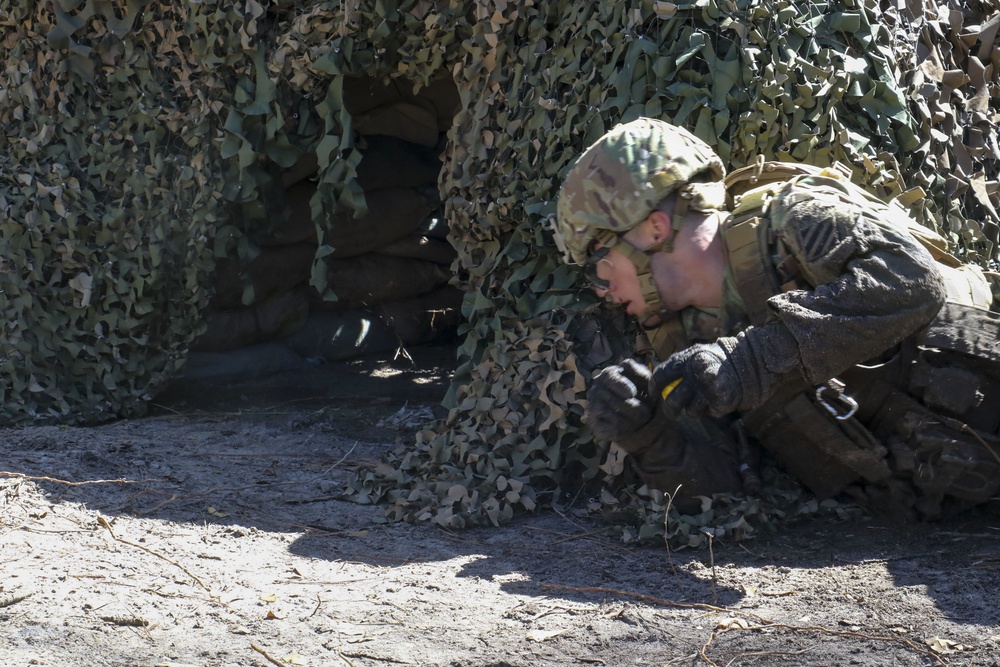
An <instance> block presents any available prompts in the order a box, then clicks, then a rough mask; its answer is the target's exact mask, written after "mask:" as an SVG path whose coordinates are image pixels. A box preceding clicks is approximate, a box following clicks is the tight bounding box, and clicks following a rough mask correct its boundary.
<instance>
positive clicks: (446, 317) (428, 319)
mask: <svg viewBox="0 0 1000 667" xmlns="http://www.w3.org/2000/svg"><path fill="white" fill-rule="evenodd" d="M462 295H463V293H462V290H460V289H458V288H457V287H453V286H451V285H442V286H441V287H438V288H437V289H434V290H432V291H430V292H428V293H426V294H421V295H419V296H416V297H413V298H412V299H406V300H404V301H393V302H390V303H386V304H383V305H382V306H381V307H380V308H379V314H380V316H381V318H382V319H383V321H385V323H386V324H387V325H388V326H389V327H390V328H391V329H392V331H393V332H394V333H395V334H396V336H397V337H398V338H399V340H400V341H401V342H403V343H404V344H406V345H419V344H421V343H429V342H431V341H433V340H436V339H438V338H441V337H442V336H443V335H446V334H450V333H454V331H455V329H456V327H458V324H459V322H460V321H461V319H462Z"/></svg>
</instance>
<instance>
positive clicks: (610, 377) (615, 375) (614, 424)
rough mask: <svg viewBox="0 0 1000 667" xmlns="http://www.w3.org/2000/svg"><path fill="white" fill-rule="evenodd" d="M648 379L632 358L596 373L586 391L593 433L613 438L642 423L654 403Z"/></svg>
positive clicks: (650, 416) (653, 407)
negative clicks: (588, 389)
mask: <svg viewBox="0 0 1000 667" xmlns="http://www.w3.org/2000/svg"><path fill="white" fill-rule="evenodd" d="M650 379H651V376H650V372H649V369H648V368H646V367H645V366H643V365H642V364H640V363H639V362H637V361H635V360H633V359H628V360H626V361H625V362H624V363H622V365H620V366H608V367H607V368H605V369H603V370H602V371H601V372H600V373H598V374H597V375H596V376H595V377H594V382H593V384H592V385H591V386H590V391H589V392H588V394H587V398H588V400H589V403H590V406H589V408H588V410H587V416H588V420H589V422H590V427H591V429H593V431H594V434H595V435H597V436H598V437H599V438H603V439H606V440H617V439H618V438H621V437H623V436H627V435H629V434H630V433H633V432H635V431H636V430H637V429H639V428H641V427H642V426H645V425H646V424H647V423H648V422H649V420H650V419H652V417H653V410H654V409H655V406H656V401H655V400H653V399H651V397H650V395H649V385H650Z"/></svg>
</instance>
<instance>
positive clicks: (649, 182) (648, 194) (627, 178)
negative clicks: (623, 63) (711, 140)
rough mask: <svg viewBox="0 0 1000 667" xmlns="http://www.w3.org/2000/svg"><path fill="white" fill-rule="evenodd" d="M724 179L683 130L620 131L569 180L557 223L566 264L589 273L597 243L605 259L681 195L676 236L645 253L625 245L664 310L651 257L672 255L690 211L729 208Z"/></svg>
mask: <svg viewBox="0 0 1000 667" xmlns="http://www.w3.org/2000/svg"><path fill="white" fill-rule="evenodd" d="M724 176H725V169H724V168H723V166H722V160H720V159H719V156H718V155H716V153H715V151H713V150H712V149H711V148H710V147H709V146H708V144H706V143H705V142H704V141H702V140H701V139H699V138H698V137H696V136H694V135H693V134H691V133H690V132H689V131H687V130H685V129H684V128H682V127H678V126H676V125H671V124H670V123H666V122H664V121H661V120H657V119H654V118H638V119H636V120H634V121H631V122H629V123H623V124H620V125H617V126H616V127H614V128H613V129H612V130H610V131H609V132H607V133H606V134H605V135H604V136H602V137H601V138H600V139H598V140H597V141H596V142H595V143H594V144H593V145H591V146H590V147H589V148H588V149H587V150H586V151H584V153H583V154H582V155H581V156H580V157H579V158H578V159H577V161H576V162H575V163H574V164H573V166H572V167H571V168H570V171H569V173H568V174H567V175H566V178H565V180H564V181H563V185H562V187H561V188H560V190H559V200H558V204H557V206H556V220H555V224H554V225H553V235H554V237H555V241H556V245H557V247H558V248H559V250H560V251H562V253H563V254H564V257H565V260H566V262H567V263H570V264H582V265H584V266H585V267H586V266H587V265H588V258H590V253H591V249H592V247H593V245H594V242H595V241H597V242H599V243H600V244H601V246H603V248H604V249H605V250H604V252H605V253H606V252H607V250H606V249H607V248H610V247H611V246H614V245H616V244H617V243H618V241H619V235H621V234H624V233H625V232H627V231H629V230H630V229H632V228H633V227H636V226H637V225H639V224H640V223H641V222H642V221H644V220H645V219H646V218H647V217H649V214H650V213H652V212H653V211H654V210H655V209H656V208H658V207H659V206H660V205H661V204H662V203H663V202H664V200H666V199H667V198H668V197H670V196H671V195H676V196H675V197H674V200H673V201H674V202H675V204H674V208H673V210H672V211H671V227H672V230H673V231H672V234H671V235H670V238H668V239H666V241H664V243H663V244H662V245H660V246H658V247H656V248H652V249H648V250H645V251H638V250H635V249H633V248H632V247H631V246H630V245H629V244H627V243H622V244H620V246H619V249H620V250H622V251H623V252H625V253H626V254H627V255H628V256H629V258H630V259H631V260H632V262H633V263H634V264H635V265H636V270H637V272H638V273H639V277H640V282H641V283H642V286H643V293H644V296H645V297H646V302H647V304H649V305H650V307H651V308H652V309H656V310H659V309H660V308H661V305H660V298H659V294H658V293H657V292H656V289H655V286H654V285H653V284H652V278H651V276H650V275H649V259H650V258H651V257H652V255H654V254H655V253H657V252H660V251H666V252H670V250H671V249H672V244H673V236H674V234H676V232H677V230H678V229H679V228H680V227H681V226H682V225H683V220H684V215H685V214H686V213H687V212H688V211H689V210H696V211H702V212H707V211H710V210H712V209H719V208H723V207H724V206H725V201H726V194H725V186H724V185H723V184H722V179H723V178H724ZM591 259H592V258H591ZM591 279H592V280H593V279H594V276H591ZM598 286H600V285H598Z"/></svg>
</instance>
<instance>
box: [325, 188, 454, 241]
mask: <svg viewBox="0 0 1000 667" xmlns="http://www.w3.org/2000/svg"><path fill="white" fill-rule="evenodd" d="M365 199H366V201H367V202H368V213H367V215H364V216H362V217H360V218H355V217H354V212H353V211H348V210H346V209H341V210H338V211H337V212H336V213H335V214H334V215H333V216H332V217H331V219H330V220H329V221H328V222H326V223H324V225H323V226H324V242H325V244H326V245H329V246H332V247H333V253H332V254H331V256H332V257H355V256H357V255H362V254H364V253H368V252H371V251H372V250H375V249H376V248H379V247H381V246H384V245H386V244H388V243H392V242H393V241H396V240H398V239H401V238H403V237H405V236H407V235H409V234H411V233H412V232H413V231H414V230H416V229H417V228H418V227H420V225H421V224H423V222H424V221H425V220H426V219H427V216H428V215H429V214H430V213H431V212H432V211H433V210H434V209H435V208H436V207H437V202H436V201H432V200H431V199H429V198H428V197H425V196H424V195H423V194H422V193H420V192H418V191H417V190H415V189H413V188H387V189H385V190H376V191H374V192H368V193H366V194H365Z"/></svg>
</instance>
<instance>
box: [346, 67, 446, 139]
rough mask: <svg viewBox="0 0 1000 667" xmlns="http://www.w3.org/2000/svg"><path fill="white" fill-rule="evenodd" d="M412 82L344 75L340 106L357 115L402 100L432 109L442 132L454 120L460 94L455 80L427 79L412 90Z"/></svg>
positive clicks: (444, 78)
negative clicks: (423, 84)
mask: <svg viewBox="0 0 1000 667" xmlns="http://www.w3.org/2000/svg"><path fill="white" fill-rule="evenodd" d="M413 89H414V85H413V82H411V81H407V80H405V79H399V78H396V79H391V80H389V81H387V82H385V83H383V82H382V81H381V80H379V79H374V78H370V77H364V78H361V77H345V78H344V106H345V107H346V108H347V111H348V112H349V113H350V114H351V115H352V116H354V117H355V118H357V117H358V116H361V115H363V114H365V113H366V112H369V111H371V110H373V109H376V108H378V107H383V106H386V105H390V104H392V103H393V102H398V101H406V102H410V103H412V104H416V105H419V106H421V107H423V108H425V109H427V110H428V111H431V112H433V114H434V117H435V119H436V122H437V127H438V130H439V131H441V132H446V131H447V130H448V129H449V128H450V127H451V126H452V123H453V122H454V118H455V114H456V113H457V112H458V109H459V105H460V104H461V98H460V97H459V94H458V88H457V87H456V86H455V82H454V81H453V80H452V79H451V78H449V77H442V78H439V79H435V80H434V81H431V82H430V84H428V85H427V86H423V87H422V88H420V89H419V90H418V91H417V92H416V93H414V92H413Z"/></svg>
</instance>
